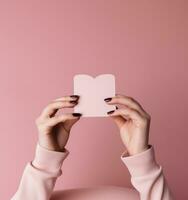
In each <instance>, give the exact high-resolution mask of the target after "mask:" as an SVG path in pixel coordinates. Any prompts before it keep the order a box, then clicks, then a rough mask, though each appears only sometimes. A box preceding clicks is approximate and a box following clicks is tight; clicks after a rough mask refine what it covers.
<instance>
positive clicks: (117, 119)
mask: <svg viewBox="0 0 188 200" xmlns="http://www.w3.org/2000/svg"><path fill="white" fill-rule="evenodd" d="M110 117H111V118H112V120H113V121H114V122H115V124H116V125H117V126H118V128H119V129H120V128H121V127H122V126H123V124H124V123H125V119H124V118H123V117H121V116H110Z"/></svg>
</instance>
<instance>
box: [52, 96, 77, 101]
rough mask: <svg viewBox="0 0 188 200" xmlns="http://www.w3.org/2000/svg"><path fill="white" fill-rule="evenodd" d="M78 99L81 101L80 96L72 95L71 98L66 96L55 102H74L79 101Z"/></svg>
mask: <svg viewBox="0 0 188 200" xmlns="http://www.w3.org/2000/svg"><path fill="white" fill-rule="evenodd" d="M78 99H79V96H78V95H70V96H64V97H60V98H57V99H55V100H54V101H74V100H78Z"/></svg>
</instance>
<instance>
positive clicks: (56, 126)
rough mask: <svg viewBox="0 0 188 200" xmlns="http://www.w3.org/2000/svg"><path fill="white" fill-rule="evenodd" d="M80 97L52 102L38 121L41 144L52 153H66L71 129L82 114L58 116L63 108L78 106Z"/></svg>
mask: <svg viewBox="0 0 188 200" xmlns="http://www.w3.org/2000/svg"><path fill="white" fill-rule="evenodd" d="M78 100H79V96H77V95H72V96H65V97H62V98H59V99H56V100H54V101H52V102H51V103H50V104H49V105H48V106H47V107H46V108H45V109H44V110H43V111H42V113H41V115H40V116H39V117H38V118H37V119H36V125H37V128H38V133H39V144H40V145H41V146H42V147H44V148H46V149H48V150H52V151H64V150H65V149H64V147H65V145H66V143H67V141H68V138H69V133H70V130H71V127H72V126H73V124H74V123H76V122H77V121H78V120H79V119H80V116H81V114H80V113H67V114H61V115H56V112H57V111H58V110H59V109H62V108H73V107H74V106H75V105H77V103H78Z"/></svg>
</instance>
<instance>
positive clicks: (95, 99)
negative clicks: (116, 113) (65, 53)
mask: <svg viewBox="0 0 188 200" xmlns="http://www.w3.org/2000/svg"><path fill="white" fill-rule="evenodd" d="M74 94H75V95H79V96H80V99H79V104H78V105H77V106H75V108H74V112H78V113H82V116H83V117H105V116H108V115H107V112H108V111H110V110H114V109H115V106H112V105H108V104H106V103H105V101H104V99H105V98H108V97H113V96H115V77H114V75H112V74H101V75H98V76H97V77H95V78H93V77H91V76H89V75H86V74H78V75H75V76H74Z"/></svg>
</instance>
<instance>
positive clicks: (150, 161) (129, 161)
mask: <svg viewBox="0 0 188 200" xmlns="http://www.w3.org/2000/svg"><path fill="white" fill-rule="evenodd" d="M121 160H122V161H123V163H124V164H125V165H126V166H127V168H128V170H129V172H130V174H131V176H134V177H138V176H144V175H146V174H149V173H151V172H153V171H155V170H156V169H158V168H159V165H158V164H157V163H156V160H155V152H154V148H153V146H151V145H150V148H149V149H147V150H146V151H144V152H142V153H139V154H136V155H134V156H128V152H127V151H124V152H123V153H122V155H121Z"/></svg>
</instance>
